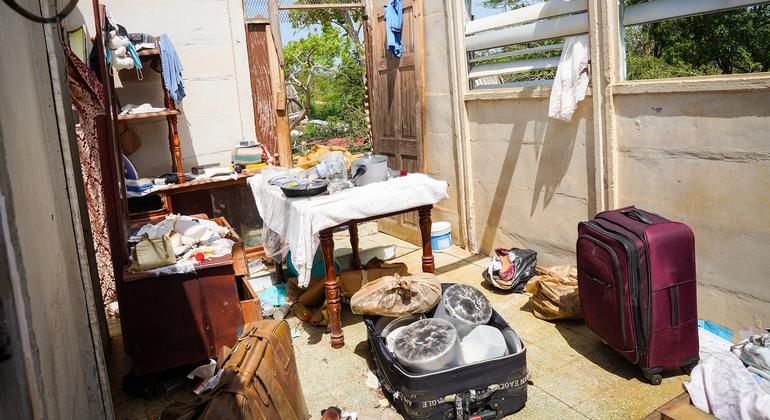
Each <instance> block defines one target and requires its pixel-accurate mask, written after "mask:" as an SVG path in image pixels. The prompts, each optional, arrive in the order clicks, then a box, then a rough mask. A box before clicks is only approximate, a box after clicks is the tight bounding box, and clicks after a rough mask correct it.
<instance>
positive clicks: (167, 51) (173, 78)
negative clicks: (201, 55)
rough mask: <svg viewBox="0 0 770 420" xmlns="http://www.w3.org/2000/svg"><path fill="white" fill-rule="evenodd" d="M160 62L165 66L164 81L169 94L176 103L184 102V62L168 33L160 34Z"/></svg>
mask: <svg viewBox="0 0 770 420" xmlns="http://www.w3.org/2000/svg"><path fill="white" fill-rule="evenodd" d="M160 64H161V67H162V68H163V83H165V85H166V89H167V90H168V95H169V96H171V99H173V100H174V102H176V103H180V102H182V99H183V98H184V97H185V93H184V82H183V81H182V70H184V68H183V67H182V62H180V61H179V56H178V55H177V54H176V48H174V44H172V43H171V39H169V37H168V35H166V34H160Z"/></svg>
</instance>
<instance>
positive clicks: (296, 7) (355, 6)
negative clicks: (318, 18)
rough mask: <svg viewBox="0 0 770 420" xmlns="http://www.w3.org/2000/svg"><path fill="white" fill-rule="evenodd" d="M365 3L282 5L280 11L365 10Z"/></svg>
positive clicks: (279, 7)
mask: <svg viewBox="0 0 770 420" xmlns="http://www.w3.org/2000/svg"><path fill="white" fill-rule="evenodd" d="M363 8H364V4H363V3H320V4H282V5H279V6H278V10H308V9H363Z"/></svg>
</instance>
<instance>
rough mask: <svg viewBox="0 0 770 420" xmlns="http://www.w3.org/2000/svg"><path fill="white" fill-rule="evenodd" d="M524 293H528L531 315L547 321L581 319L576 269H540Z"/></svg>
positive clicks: (562, 267) (559, 267) (569, 267)
mask: <svg viewBox="0 0 770 420" xmlns="http://www.w3.org/2000/svg"><path fill="white" fill-rule="evenodd" d="M538 271H539V275H537V276H535V277H533V278H532V279H530V281H529V282H528V283H527V285H526V287H525V288H524V291H525V292H527V293H530V294H531V296H530V298H529V303H530V305H531V306H532V313H533V314H534V315H535V316H536V317H538V318H540V319H544V320H547V321H553V320H557V319H582V318H583V314H582V311H581V309H580V296H579V295H578V284H577V269H575V267H571V266H567V265H565V266H557V267H551V268H548V269H543V268H540V269H539V270H538Z"/></svg>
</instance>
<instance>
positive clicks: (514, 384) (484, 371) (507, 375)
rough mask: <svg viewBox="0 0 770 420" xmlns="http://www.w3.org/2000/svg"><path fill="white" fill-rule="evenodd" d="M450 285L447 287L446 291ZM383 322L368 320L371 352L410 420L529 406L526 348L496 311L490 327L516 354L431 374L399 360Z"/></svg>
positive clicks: (486, 415) (386, 387) (494, 413)
mask: <svg viewBox="0 0 770 420" xmlns="http://www.w3.org/2000/svg"><path fill="white" fill-rule="evenodd" d="M448 286H450V285H449V284H443V287H444V289H446V287H448ZM428 315H432V314H428ZM379 318H380V317H378V316H369V315H366V316H364V323H365V324H366V330H367V336H368V340H369V349H370V350H371V352H372V356H373V358H374V363H375V365H376V367H377V369H376V375H377V378H378V379H379V381H380V385H381V386H382V389H383V391H384V393H385V396H386V397H388V400H390V402H391V403H392V404H393V406H394V407H395V408H396V410H397V411H398V412H399V413H400V414H401V415H403V416H404V418H406V419H460V420H466V419H474V420H475V419H479V420H481V419H483V420H487V419H499V418H502V417H504V416H506V415H509V414H512V413H515V412H517V411H519V410H520V409H522V408H523V407H524V404H525V403H526V401H527V379H528V376H529V375H528V372H527V361H526V348H525V346H524V343H523V342H522V341H521V339H520V338H519V336H518V335H517V334H516V332H515V331H514V330H513V329H512V328H511V327H510V326H509V325H508V323H507V322H505V320H504V319H503V318H502V317H501V316H500V315H499V314H498V313H497V312H496V311H494V310H493V311H492V318H491V319H490V321H489V325H492V326H494V327H496V328H498V329H500V330H501V331H502V332H503V336H504V337H505V340H506V342H507V343H508V348H509V352H510V354H508V355H506V356H502V357H498V358H496V359H491V360H486V361H482V362H477V363H472V364H468V365H464V366H459V367H455V368H450V369H445V370H441V371H438V372H433V373H425V374H417V373H410V372H409V371H407V370H405V369H404V368H403V367H402V366H401V364H400V363H399V362H398V361H396V358H395V356H393V354H391V353H390V351H389V350H388V349H387V347H386V345H385V339H384V338H383V337H382V336H381V335H380V333H379V332H378V331H377V328H376V327H375V323H376V321H377V320H378V319H379Z"/></svg>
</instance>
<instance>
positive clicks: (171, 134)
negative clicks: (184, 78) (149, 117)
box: [160, 77, 185, 184]
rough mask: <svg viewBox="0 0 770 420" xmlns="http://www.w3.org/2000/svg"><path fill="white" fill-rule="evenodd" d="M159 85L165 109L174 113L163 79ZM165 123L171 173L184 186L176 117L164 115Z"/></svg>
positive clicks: (172, 101) (172, 103)
mask: <svg viewBox="0 0 770 420" xmlns="http://www.w3.org/2000/svg"><path fill="white" fill-rule="evenodd" d="M160 80H161V84H162V87H163V101H164V102H165V105H166V108H167V109H169V110H171V111H175V110H176V104H174V100H173V99H171V96H169V94H168V89H166V85H165V83H164V82H163V77H161V78H160ZM166 123H167V125H168V145H169V148H170V149H171V171H172V172H176V175H177V176H178V177H179V183H180V184H184V182H185V179H184V169H183V168H182V147H181V145H180V143H179V132H178V131H177V128H176V115H175V114H172V115H166Z"/></svg>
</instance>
